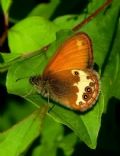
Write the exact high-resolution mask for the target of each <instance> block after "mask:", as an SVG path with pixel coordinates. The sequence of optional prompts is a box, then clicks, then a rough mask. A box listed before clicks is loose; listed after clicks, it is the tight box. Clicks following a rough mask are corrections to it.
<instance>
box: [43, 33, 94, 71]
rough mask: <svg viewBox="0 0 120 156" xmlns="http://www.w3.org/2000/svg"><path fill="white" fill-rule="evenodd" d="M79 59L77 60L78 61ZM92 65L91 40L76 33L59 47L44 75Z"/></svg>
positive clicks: (84, 35)
mask: <svg viewBox="0 0 120 156" xmlns="http://www.w3.org/2000/svg"><path fill="white" fill-rule="evenodd" d="M78 58H79V59H78ZM92 65H93V52H92V46H91V40H90V39H89V37H88V35H86V34H85V33H77V34H76V35H74V36H72V37H71V38H70V39H68V40H66V41H65V42H64V43H63V45H61V46H60V47H59V49H58V50H57V52H56V55H55V56H54V57H53V58H52V59H51V61H50V62H49V63H48V65H47V67H46V68H45V70H44V73H47V72H49V71H52V72H53V73H54V72H56V71H57V72H58V71H62V70H70V69H86V68H88V67H89V68H90V67H92Z"/></svg>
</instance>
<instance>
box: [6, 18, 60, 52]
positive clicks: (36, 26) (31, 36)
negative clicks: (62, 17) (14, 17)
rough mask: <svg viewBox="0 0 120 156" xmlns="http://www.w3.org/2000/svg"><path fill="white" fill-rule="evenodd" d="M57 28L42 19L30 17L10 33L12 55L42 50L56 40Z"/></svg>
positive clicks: (15, 26)
mask: <svg viewBox="0 0 120 156" xmlns="http://www.w3.org/2000/svg"><path fill="white" fill-rule="evenodd" d="M57 29H58V28H57V27H56V26H55V25H54V24H53V23H52V22H50V21H48V20H45V19H44V18H42V17H29V18H26V19H24V20H22V21H20V22H19V23H17V24H16V25H14V26H13V27H12V28H11V29H10V30H9V32H8V42H9V47H10V50H11V52H12V53H27V52H31V51H35V50H37V49H40V48H42V47H43V46H45V45H47V44H49V43H51V42H52V41H54V40H55V33H56V31H57Z"/></svg>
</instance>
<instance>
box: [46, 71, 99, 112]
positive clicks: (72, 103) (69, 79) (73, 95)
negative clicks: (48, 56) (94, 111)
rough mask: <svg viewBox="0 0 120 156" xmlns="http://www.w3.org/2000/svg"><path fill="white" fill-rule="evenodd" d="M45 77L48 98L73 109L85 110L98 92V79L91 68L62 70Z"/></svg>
mask: <svg viewBox="0 0 120 156" xmlns="http://www.w3.org/2000/svg"><path fill="white" fill-rule="evenodd" d="M45 77H48V86H49V87H48V90H49V95H50V98H51V99H53V100H54V101H56V102H58V103H60V104H62V105H64V106H67V107H69V108H71V109H74V110H79V111H84V110H87V109H88V108H90V107H91V106H92V105H93V104H94V103H95V101H96V99H97V96H98V94H99V84H98V81H99V80H98V76H97V74H96V72H95V71H93V70H88V69H87V70H81V69H80V70H78V69H73V70H63V71H59V72H56V73H49V75H48V76H47V75H46V76H45ZM61 78H62V79H61ZM43 96H44V95H43Z"/></svg>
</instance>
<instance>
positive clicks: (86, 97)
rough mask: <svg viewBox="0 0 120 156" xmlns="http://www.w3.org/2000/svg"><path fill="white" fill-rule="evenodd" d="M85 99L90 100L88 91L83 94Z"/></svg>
mask: <svg viewBox="0 0 120 156" xmlns="http://www.w3.org/2000/svg"><path fill="white" fill-rule="evenodd" d="M82 98H83V100H84V101H88V100H89V95H88V94H87V93H84V94H83V96H82Z"/></svg>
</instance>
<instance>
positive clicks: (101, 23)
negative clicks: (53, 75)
mask: <svg viewBox="0 0 120 156" xmlns="http://www.w3.org/2000/svg"><path fill="white" fill-rule="evenodd" d="M117 2H118V1H117V0H116V1H114V2H113V4H112V6H111V7H110V8H108V9H106V11H105V12H104V11H103V12H101V13H100V14H99V15H98V16H97V17H95V18H94V19H93V20H92V21H91V22H89V23H87V24H86V25H85V26H84V27H83V28H81V31H82V32H85V33H87V34H88V35H89V36H90V38H91V40H92V44H93V53H94V57H95V59H94V60H95V63H96V64H97V65H98V66H99V69H100V70H101V72H103V71H102V70H103V66H104V67H105V66H106V65H107V63H108V62H107V61H108V60H107V61H106V58H107V57H108V58H109V57H110V56H111V55H110V54H111V49H110V47H112V45H111V43H112V42H113V41H114V40H115V38H114V37H115V36H114V33H115V29H116V23H118V18H117V17H118V15H119V6H118V5H116V4H117ZM94 10H95V9H94ZM92 12H93V11H92ZM106 23H107V24H106ZM108 26H109V27H108ZM63 27H64V26H63ZM73 34H74V33H73V32H71V31H67V30H66V31H60V32H59V33H58V34H57V37H56V41H55V42H53V43H52V45H51V46H50V47H49V49H48V50H47V51H46V53H45V52H43V51H42V50H41V51H40V53H39V55H33V56H32V57H27V58H26V59H25V58H24V60H21V61H19V62H17V63H15V64H14V65H12V66H11V67H10V68H9V71H8V75H7V89H8V92H9V93H12V94H17V95H19V96H22V97H24V98H25V99H26V100H29V101H31V102H33V103H34V104H36V106H38V107H39V105H41V104H44V103H47V100H45V99H44V98H42V97H41V96H40V95H37V94H35V90H33V89H32V86H31V85H30V83H29V77H30V76H32V75H39V74H42V71H43V70H44V67H45V65H46V64H47V62H48V61H49V59H50V58H51V56H52V55H53V54H54V53H55V52H56V50H57V49H58V47H59V46H60V45H61V44H62V43H63V42H64V41H65V40H66V39H67V38H69V37H70V36H71V35H73ZM117 42H118V41H117ZM24 69H25V70H24ZM23 71H25V72H23ZM103 76H104V75H101V78H103ZM24 77H27V78H26V79H21V78H24ZM18 80H19V81H18ZM101 83H102V82H101ZM101 87H103V85H101ZM108 88H109V86H107V85H104V87H103V88H101V91H102V93H101V95H100V97H99V100H98V102H97V103H96V105H95V107H94V108H93V109H92V110H90V111H88V112H86V113H84V114H82V113H76V112H74V111H72V110H68V109H65V108H63V107H62V106H60V105H55V107H54V108H53V109H52V110H51V111H50V113H49V114H50V115H51V116H52V117H53V118H54V119H55V120H57V121H58V122H61V123H63V124H65V125H67V126H68V127H69V128H71V129H72V130H73V131H74V132H75V134H77V136H79V138H80V139H81V140H82V141H83V142H85V143H86V144H87V145H88V146H89V147H90V148H95V147H96V145H97V137H98V133H99V129H100V126H101V116H102V113H103V112H104V107H105V105H106V103H105V102H106V101H105V98H106V99H108V98H110V97H108V95H107V94H104V96H103V93H104V91H105V90H108ZM114 89H115V88H114ZM103 90H104V91H103ZM114 93H115V92H114ZM53 104H55V103H54V102H53ZM50 106H51V105H50Z"/></svg>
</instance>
